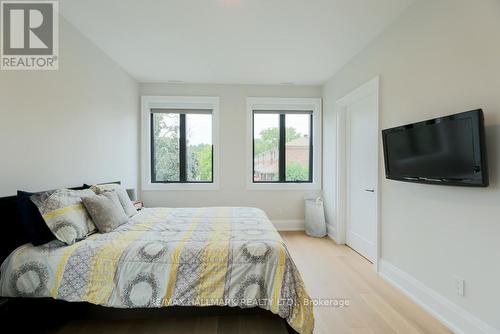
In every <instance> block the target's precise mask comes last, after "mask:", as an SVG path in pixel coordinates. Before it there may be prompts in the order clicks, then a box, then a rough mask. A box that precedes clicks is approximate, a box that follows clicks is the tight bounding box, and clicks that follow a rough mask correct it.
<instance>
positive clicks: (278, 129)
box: [253, 110, 313, 183]
mask: <svg viewBox="0 0 500 334" xmlns="http://www.w3.org/2000/svg"><path fill="white" fill-rule="evenodd" d="M312 124H313V122H312V111H258V110H257V111H253V182H254V183H258V182H264V183H270V182H297V183H299V182H308V183H311V182H312V176H313V175H312V173H313V166H312V165H313V161H312V153H313V150H312V147H313V142H312V132H313V131H312Z"/></svg>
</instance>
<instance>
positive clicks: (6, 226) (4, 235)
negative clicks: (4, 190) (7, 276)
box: [0, 196, 28, 263]
mask: <svg viewBox="0 0 500 334" xmlns="http://www.w3.org/2000/svg"><path fill="white" fill-rule="evenodd" d="M0 212H1V215H0V217H1V218H0V221H1V223H0V224H1V232H0V263H1V262H3V260H5V258H6V257H7V256H8V255H9V254H10V253H11V252H12V251H13V250H14V249H16V248H17V247H19V246H21V245H22V244H25V243H27V242H28V240H27V238H26V236H25V235H24V231H23V230H22V228H21V223H20V222H19V216H18V213H17V196H9V197H3V198H0Z"/></svg>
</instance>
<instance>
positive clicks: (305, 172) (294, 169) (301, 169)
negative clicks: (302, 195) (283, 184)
mask: <svg viewBox="0 0 500 334" xmlns="http://www.w3.org/2000/svg"><path fill="white" fill-rule="evenodd" d="M286 180H287V181H307V180H309V168H307V166H303V165H301V164H299V163H297V162H290V163H288V164H287V165H286Z"/></svg>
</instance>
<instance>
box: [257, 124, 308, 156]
mask: <svg viewBox="0 0 500 334" xmlns="http://www.w3.org/2000/svg"><path fill="white" fill-rule="evenodd" d="M301 136H302V134H300V133H299V132H297V130H295V128H286V136H285V138H286V142H287V143H288V142H289V141H292V140H294V139H297V138H300V137H301ZM279 137H280V135H279V129H278V128H268V129H264V130H262V131H261V132H260V138H255V139H254V148H255V155H258V154H260V153H263V152H266V151H269V150H272V149H274V148H277V147H278V145H279Z"/></svg>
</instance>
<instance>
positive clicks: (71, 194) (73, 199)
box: [31, 189, 96, 245]
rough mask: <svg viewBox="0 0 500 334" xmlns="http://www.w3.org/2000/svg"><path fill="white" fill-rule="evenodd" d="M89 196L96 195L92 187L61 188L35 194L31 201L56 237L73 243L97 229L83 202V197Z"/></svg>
mask: <svg viewBox="0 0 500 334" xmlns="http://www.w3.org/2000/svg"><path fill="white" fill-rule="evenodd" d="M89 196H95V194H94V192H93V191H92V190H90V189H86V190H69V189H59V190H54V191H48V192H43V193H38V194H35V195H33V196H31V201H32V202H33V203H34V204H35V205H36V206H37V208H38V210H39V211H40V213H41V214H42V218H43V220H44V221H45V223H46V224H47V226H48V227H49V229H50V230H51V231H52V233H54V235H55V236H56V238H57V239H59V240H61V241H62V242H65V243H66V244H68V245H71V244H74V243H75V242H76V241H78V240H81V239H84V238H86V237H87V236H88V235H89V234H91V233H93V232H95V230H96V228H95V225H94V223H93V222H92V219H91V218H90V216H89V214H88V213H87V210H86V209H85V207H84V206H83V203H82V197H89Z"/></svg>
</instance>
